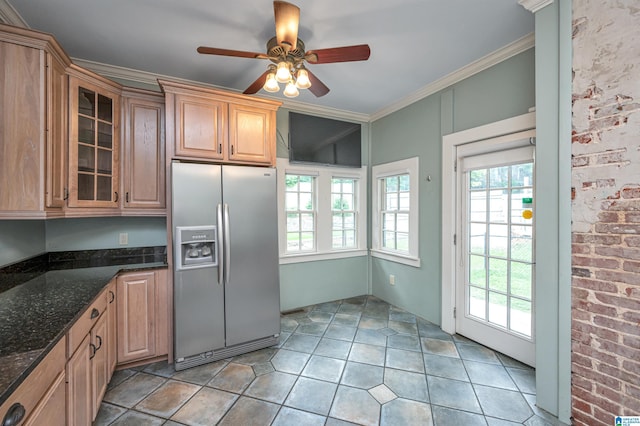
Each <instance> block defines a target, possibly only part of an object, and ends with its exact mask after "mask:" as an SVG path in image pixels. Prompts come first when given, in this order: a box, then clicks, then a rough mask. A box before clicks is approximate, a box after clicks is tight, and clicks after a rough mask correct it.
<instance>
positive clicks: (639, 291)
mask: <svg viewBox="0 0 640 426" xmlns="http://www.w3.org/2000/svg"><path fill="white" fill-rule="evenodd" d="M624 294H626V295H627V296H629V297H632V298H634V299H640V288H638V287H627V288H625V289H624Z"/></svg>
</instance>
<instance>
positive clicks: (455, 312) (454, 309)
mask: <svg viewBox="0 0 640 426" xmlns="http://www.w3.org/2000/svg"><path fill="white" fill-rule="evenodd" d="M456 314H457V308H453V317H454V318H455V317H456Z"/></svg>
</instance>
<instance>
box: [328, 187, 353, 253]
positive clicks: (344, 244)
mask: <svg viewBox="0 0 640 426" xmlns="http://www.w3.org/2000/svg"><path fill="white" fill-rule="evenodd" d="M355 187H356V180H355V179H343V178H332V179H331V210H332V222H333V225H332V232H333V234H332V241H333V243H332V247H333V248H335V249H341V248H353V247H356V246H357V241H356V210H355V209H356V207H355V203H356V200H355Z"/></svg>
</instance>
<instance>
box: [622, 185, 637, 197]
mask: <svg viewBox="0 0 640 426" xmlns="http://www.w3.org/2000/svg"><path fill="white" fill-rule="evenodd" d="M620 194H621V195H622V198H627V199H629V198H640V187H638V186H636V187H626V188H622V191H621V193H620Z"/></svg>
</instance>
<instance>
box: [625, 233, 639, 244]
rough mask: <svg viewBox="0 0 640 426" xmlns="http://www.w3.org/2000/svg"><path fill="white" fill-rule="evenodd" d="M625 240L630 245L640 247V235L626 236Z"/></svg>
mask: <svg viewBox="0 0 640 426" xmlns="http://www.w3.org/2000/svg"><path fill="white" fill-rule="evenodd" d="M624 242H625V243H627V246H629V247H640V237H636V236H632V235H631V236H626V237H624Z"/></svg>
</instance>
